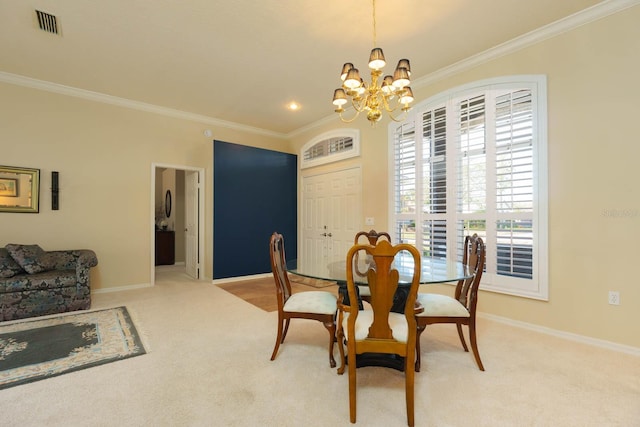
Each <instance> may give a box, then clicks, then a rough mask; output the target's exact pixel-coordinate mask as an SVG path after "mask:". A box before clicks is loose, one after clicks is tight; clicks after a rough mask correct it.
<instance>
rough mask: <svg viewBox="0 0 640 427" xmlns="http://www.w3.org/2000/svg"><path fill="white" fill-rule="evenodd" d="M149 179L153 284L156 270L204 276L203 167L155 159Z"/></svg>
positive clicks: (196, 278) (197, 277)
mask: <svg viewBox="0 0 640 427" xmlns="http://www.w3.org/2000/svg"><path fill="white" fill-rule="evenodd" d="M151 183H152V185H151V187H152V188H151V221H150V223H151V248H152V250H151V257H150V258H151V260H150V263H151V284H152V285H155V280H156V272H157V271H166V270H168V271H171V272H172V273H176V272H177V273H183V274H186V275H188V276H189V277H191V278H192V279H195V280H200V279H201V278H202V277H203V276H204V270H203V268H204V265H203V264H202V258H203V255H204V169H202V168H194V167H190V166H182V165H168V164H159V163H154V164H152V165H151ZM159 248H160V251H161V255H160V258H158V255H157V254H158V250H159ZM167 251H168V252H169V253H167ZM159 264H160V265H159Z"/></svg>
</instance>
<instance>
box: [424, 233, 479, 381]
mask: <svg viewBox="0 0 640 427" xmlns="http://www.w3.org/2000/svg"><path fill="white" fill-rule="evenodd" d="M462 263H463V264H464V265H465V266H467V269H468V271H469V272H470V273H472V274H473V275H472V276H471V277H469V278H467V279H463V280H459V281H458V283H457V285H456V289H455V293H454V297H450V296H447V295H440V294H432V293H418V298H417V299H418V302H419V303H420V305H422V307H423V309H424V310H423V311H422V312H421V313H418V314H417V315H416V322H417V323H418V336H417V339H416V371H418V372H419V371H420V359H421V357H420V336H421V335H422V332H424V330H425V328H426V327H427V325H433V324H436V323H455V325H456V327H457V329H458V336H459V337H460V342H461V343H462V347H463V348H464V351H467V352H468V351H469V348H468V347H467V343H466V341H465V339H464V334H463V332H462V325H466V326H468V328H469V340H470V341H471V349H472V350H473V356H474V358H475V359H476V363H477V364H478V368H480V370H481V371H484V366H483V365H482V360H480V353H479V352H478V340H477V338H476V306H477V305H478V287H479V286H480V279H481V278H482V270H484V263H485V246H484V242H483V241H482V238H480V237H478V235H477V234H474V235H473V236H466V237H465V239H464V254H463V255H462Z"/></svg>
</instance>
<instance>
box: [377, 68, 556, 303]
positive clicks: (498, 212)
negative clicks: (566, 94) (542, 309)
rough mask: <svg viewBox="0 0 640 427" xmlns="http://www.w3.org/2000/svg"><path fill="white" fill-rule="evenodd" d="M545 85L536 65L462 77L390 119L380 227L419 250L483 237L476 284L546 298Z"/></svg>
mask: <svg viewBox="0 0 640 427" xmlns="http://www.w3.org/2000/svg"><path fill="white" fill-rule="evenodd" d="M546 92H547V85H546V77H545V76H540V75H518V76H505V77H498V78H494V79H489V80H482V81H477V82H473V83H469V84H466V85H463V86H460V87H456V88H454V89H451V90H448V91H446V92H443V93H440V94H438V95H436V96H433V97H431V98H429V99H427V100H425V101H424V102H421V103H420V104H418V105H416V106H415V107H414V108H413V109H412V111H411V112H410V115H409V117H408V118H407V120H406V121H404V122H403V123H400V124H398V123H392V124H391V125H390V126H389V135H388V139H389V144H388V145H389V158H390V162H389V165H390V173H389V180H390V183H389V188H390V189H391V191H390V192H389V195H390V198H389V218H390V226H389V230H390V231H392V232H393V238H394V241H398V242H400V241H402V242H406V243H411V244H414V245H415V246H416V247H418V249H420V250H421V251H422V252H423V253H425V254H430V255H432V256H440V257H447V258H452V259H453V258H455V259H459V258H460V257H461V246H462V242H463V241H464V235H465V234H472V233H474V232H477V233H478V234H479V235H480V236H481V237H483V239H484V240H485V243H486V245H487V263H486V267H485V273H484V274H483V276H482V285H481V289H484V290H487V291H493V292H499V293H505V294H510V295H517V296H521V297H527V298H533V299H540V300H548V298H549V280H548V201H547V199H548V182H547V95H546Z"/></svg>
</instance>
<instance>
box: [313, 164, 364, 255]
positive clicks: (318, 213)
mask: <svg viewBox="0 0 640 427" xmlns="http://www.w3.org/2000/svg"><path fill="white" fill-rule="evenodd" d="M361 181H362V178H361V170H360V168H359V167H357V168H353V169H346V170H343V171H338V172H331V173H327V174H322V175H314V176H309V177H303V179H302V188H303V191H302V239H301V240H302V249H301V250H300V254H301V255H300V256H301V257H302V258H303V259H315V260H320V259H321V260H322V261H323V262H327V263H328V262H332V261H343V260H344V258H345V256H346V254H347V252H348V251H349V248H350V247H351V246H352V245H353V238H354V236H355V234H356V233H357V232H358V231H360V230H359V224H360V218H361V212H362V184H361Z"/></svg>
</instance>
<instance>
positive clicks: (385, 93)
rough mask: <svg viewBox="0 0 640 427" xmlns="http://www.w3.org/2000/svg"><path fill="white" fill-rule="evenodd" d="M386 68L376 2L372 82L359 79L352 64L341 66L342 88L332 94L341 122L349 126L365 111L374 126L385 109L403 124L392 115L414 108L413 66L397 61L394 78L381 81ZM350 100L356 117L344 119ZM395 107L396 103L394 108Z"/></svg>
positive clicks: (406, 61)
mask: <svg viewBox="0 0 640 427" xmlns="http://www.w3.org/2000/svg"><path fill="white" fill-rule="evenodd" d="M385 65H386V62H385V60H384V54H383V53H382V49H381V48H379V47H376V0H373V49H372V50H371V54H370V55H369V68H370V69H371V83H369V84H367V83H366V82H364V81H363V80H362V78H361V77H360V73H359V71H358V69H357V68H355V67H354V66H353V64H352V63H350V62H347V63H346V64H344V65H343V66H342V73H341V75H340V79H341V80H342V87H341V88H339V89H336V90H335V91H334V93H333V105H335V106H336V107H337V108H336V109H335V112H336V113H338V114H339V115H340V119H341V120H342V121H343V122H345V123H349V122H352V121H354V120H355V119H356V117H358V115H359V114H360V113H362V112H364V111H366V112H367V120H369V121H370V122H371V124H372V125H375V123H376V122H377V121H379V120H380V119H381V118H382V109H384V110H385V111H386V112H387V113H389V117H390V118H391V119H392V120H394V121H396V122H398V121H401V120H400V119H399V118H398V117H395V116H394V115H393V113H394V112H395V111H396V110H397V109H398V108H399V109H400V110H401V111H402V113H400V114H405V113H406V112H407V111H409V110H410V109H411V107H410V106H409V104H411V102H413V92H412V91H411V87H409V84H410V83H411V82H410V80H409V77H410V76H411V67H410V65H409V60H408V59H401V60H400V61H399V62H398V66H397V67H396V69H395V71H394V73H393V77H392V76H390V75H387V76H384V78H383V79H382V82H380V83H379V82H378V79H379V78H380V76H382V68H384V66H385ZM349 99H351V105H352V106H353V108H354V109H355V110H356V114H355V116H354V117H353V118H351V119H349V120H347V119H345V118H344V117H343V116H342V113H344V111H345V110H344V108H343V106H344V105H345V104H346V103H347V102H349ZM392 104H395V105H394V106H393V107H392V106H391V105H392Z"/></svg>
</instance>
